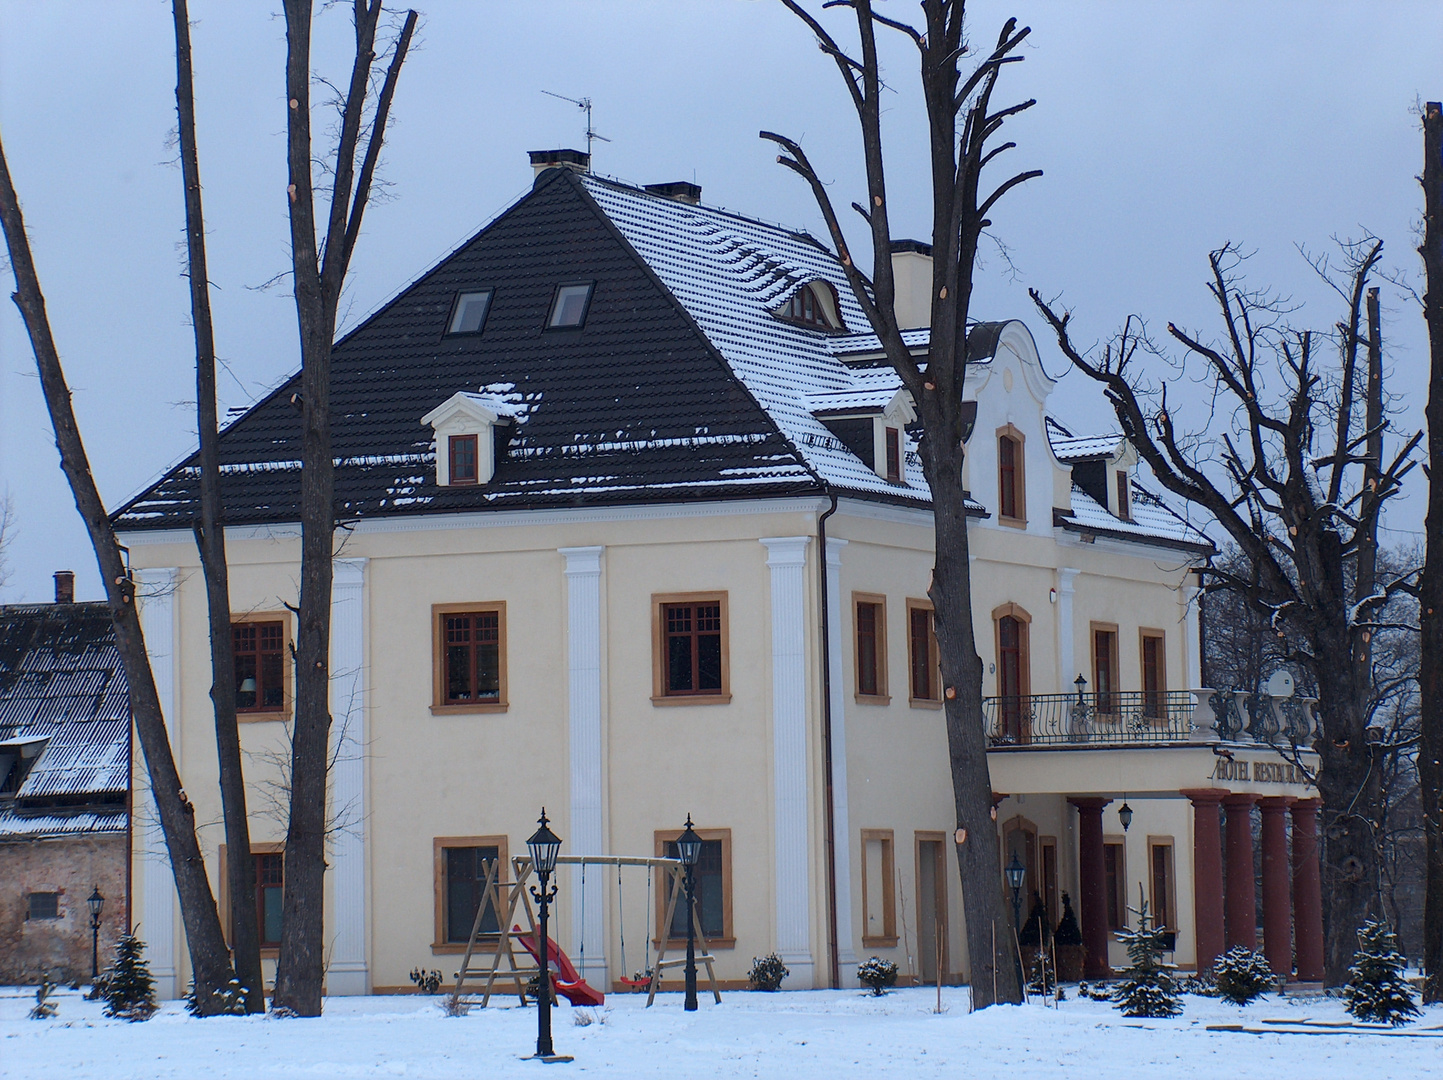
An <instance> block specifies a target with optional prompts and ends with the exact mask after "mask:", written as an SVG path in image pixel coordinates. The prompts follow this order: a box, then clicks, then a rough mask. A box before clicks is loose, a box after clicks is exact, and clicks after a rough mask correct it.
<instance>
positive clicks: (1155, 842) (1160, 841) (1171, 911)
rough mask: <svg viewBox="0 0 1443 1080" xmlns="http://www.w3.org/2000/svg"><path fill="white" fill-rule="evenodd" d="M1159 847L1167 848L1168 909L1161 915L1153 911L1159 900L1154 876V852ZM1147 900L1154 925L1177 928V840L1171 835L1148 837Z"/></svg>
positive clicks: (1166, 906)
mask: <svg viewBox="0 0 1443 1080" xmlns="http://www.w3.org/2000/svg"><path fill="white" fill-rule="evenodd" d="M1158 848H1167V903H1166V904H1165V905H1163V906H1164V907H1165V908H1166V910H1165V911H1163V912H1162V913H1161V916H1159V914H1158V913H1157V912H1156V911H1152V910H1151V909H1152V905H1153V904H1155V903H1156V902H1157V899H1156V897H1155V895H1154V894H1155V892H1156V878H1154V876H1153V874H1154V872H1155V871H1154V865H1155V864H1154V860H1155V859H1156V856H1155V855H1154V854H1153V852H1154V851H1155V850H1156V849H1158ZM1147 882H1148V890H1147V893H1148V895H1147V900H1148V909H1149V913H1150V914H1151V915H1152V916H1153V919H1154V923H1153V925H1154V926H1161V927H1163V928H1164V929H1167V930H1173V931H1176V930H1177V841H1176V840H1175V839H1174V838H1173V837H1171V836H1149V837H1148V838H1147Z"/></svg>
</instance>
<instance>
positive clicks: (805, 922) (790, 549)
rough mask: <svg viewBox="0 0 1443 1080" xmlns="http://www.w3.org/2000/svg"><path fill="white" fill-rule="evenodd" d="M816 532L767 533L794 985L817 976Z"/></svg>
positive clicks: (780, 854) (780, 861)
mask: <svg viewBox="0 0 1443 1080" xmlns="http://www.w3.org/2000/svg"><path fill="white" fill-rule="evenodd" d="M811 539H812V538H811V537H810V536H782V537H770V538H766V539H763V540H762V543H763V544H765V545H766V548H767V566H768V567H769V568H770V569H771V593H772V772H773V777H774V782H775V785H776V789H775V799H774V802H775V807H774V810H773V813H774V814H775V827H776V844H775V847H776V897H775V900H776V919H777V954H778V955H779V956H780V957H781V958H782V961H783V962H784V963H785V964H786V965H787V967H788V968H790V969H791V972H792V977H791V979H790V980H788V984H787V985H788V986H789V987H790V988H791V989H794V990H804V989H808V988H810V987H812V986H814V985H816V983H815V965H814V963H813V960H812V934H811V910H812V909H811V898H810V877H811V871H812V863H811V857H810V854H809V852H808V842H807V840H808V801H807V610H806V566H807V545H808V544H809V543H810V542H811Z"/></svg>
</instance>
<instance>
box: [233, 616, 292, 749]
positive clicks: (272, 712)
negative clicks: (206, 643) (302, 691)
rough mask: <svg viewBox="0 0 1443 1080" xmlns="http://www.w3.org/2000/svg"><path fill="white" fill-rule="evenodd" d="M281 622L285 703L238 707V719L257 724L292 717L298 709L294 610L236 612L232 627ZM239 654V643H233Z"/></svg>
mask: <svg viewBox="0 0 1443 1080" xmlns="http://www.w3.org/2000/svg"><path fill="white" fill-rule="evenodd" d="M276 622H278V623H280V624H281V688H282V689H281V706H280V708H278V709H266V708H260V709H241V708H237V709H236V720H237V722H239V723H242V724H256V723H262V722H264V721H267V720H289V719H290V718H291V715H292V713H293V712H294V709H295V667H296V665H295V639H294V638H293V637H292V636H291V634H292V627H291V613H290V612H289V611H285V610H281V611H247V612H243V613H233V614H232V615H231V618H230V623H231V626H232V627H235V626H239V625H241V624H242V623H276ZM231 650H232V652H231V655H232V656H234V655H235V652H234V650H235V646H234V645H232V646H231Z"/></svg>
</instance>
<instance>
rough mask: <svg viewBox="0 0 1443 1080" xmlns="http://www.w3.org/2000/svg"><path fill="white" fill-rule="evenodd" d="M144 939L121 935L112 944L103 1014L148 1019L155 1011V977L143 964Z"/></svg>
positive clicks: (126, 1018)
mask: <svg viewBox="0 0 1443 1080" xmlns="http://www.w3.org/2000/svg"><path fill="white" fill-rule="evenodd" d="M143 952H145V942H143V941H141V940H140V939H139V938H138V937H136V936H135V935H134V934H125V935H124V936H123V937H121V939H120V940H119V941H117V942H116V943H115V962H114V963H112V964H111V965H110V970H109V971H108V972H107V973H106V980H105V1015H106V1016H114V1017H118V1018H120V1019H122V1020H131V1021H135V1020H149V1019H150V1018H151V1016H152V1015H154V1013H155V1008H156V1006H155V980H154V979H152V978H151V977H150V968H149V967H148V966H146V963H145V957H144V956H142V955H141V954H142V953H143Z"/></svg>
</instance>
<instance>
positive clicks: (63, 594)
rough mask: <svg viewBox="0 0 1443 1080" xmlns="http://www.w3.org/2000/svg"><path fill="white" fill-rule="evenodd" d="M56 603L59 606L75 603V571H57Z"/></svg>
mask: <svg viewBox="0 0 1443 1080" xmlns="http://www.w3.org/2000/svg"><path fill="white" fill-rule="evenodd" d="M55 602H56V603H57V604H73V603H75V571H74V570H57V571H55Z"/></svg>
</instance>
